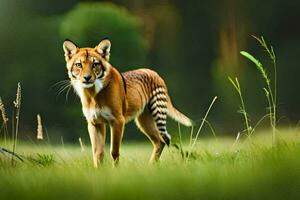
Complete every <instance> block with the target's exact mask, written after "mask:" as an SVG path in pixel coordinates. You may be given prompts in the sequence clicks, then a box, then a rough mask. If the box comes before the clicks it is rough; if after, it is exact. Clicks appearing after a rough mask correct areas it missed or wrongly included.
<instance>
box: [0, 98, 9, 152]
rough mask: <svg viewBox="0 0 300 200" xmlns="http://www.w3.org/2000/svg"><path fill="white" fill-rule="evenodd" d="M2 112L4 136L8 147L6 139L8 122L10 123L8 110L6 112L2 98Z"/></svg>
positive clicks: (0, 105)
mask: <svg viewBox="0 0 300 200" xmlns="http://www.w3.org/2000/svg"><path fill="white" fill-rule="evenodd" d="M0 111H1V116H2V120H3V127H4V128H3V129H4V130H3V134H4V145H5V146H6V139H7V137H8V128H7V122H8V118H7V115H6V110H5V106H4V103H3V101H2V99H1V98H0Z"/></svg>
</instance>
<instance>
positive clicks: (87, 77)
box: [83, 75, 92, 82]
mask: <svg viewBox="0 0 300 200" xmlns="http://www.w3.org/2000/svg"><path fill="white" fill-rule="evenodd" d="M83 78H84V80H85V81H86V82H89V80H91V78H92V76H90V75H87V76H84V77H83Z"/></svg>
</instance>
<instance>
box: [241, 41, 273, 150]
mask: <svg viewBox="0 0 300 200" xmlns="http://www.w3.org/2000/svg"><path fill="white" fill-rule="evenodd" d="M253 37H254V38H255V39H256V40H257V41H258V43H259V44H260V45H261V46H262V48H263V49H264V50H265V51H266V52H267V54H268V56H269V57H270V59H271V61H272V65H273V70H274V83H273V85H272V84H271V79H270V78H269V76H268V73H267V72H266V69H265V67H264V66H263V64H262V63H261V62H260V61H259V60H258V59H256V58H255V57H254V56H252V55H251V54H250V53H248V52H245V51H241V52H240V53H241V55H243V56H244V57H246V58H247V59H248V60H250V61H252V62H253V63H254V64H255V66H256V68H257V70H258V71H259V72H260V73H261V75H262V77H263V79H264V80H265V84H266V87H264V88H263V90H264V92H265V96H266V98H267V101H268V104H269V117H270V118H269V119H270V125H271V127H272V133H273V134H272V138H273V139H272V140H273V144H275V142H276V122H277V121H276V116H277V113H276V112H277V110H276V106H277V64H276V55H275V52H274V49H273V47H272V46H271V45H268V44H267V43H266V41H265V39H264V38H263V37H262V36H261V37H260V38H258V37H256V36H253Z"/></svg>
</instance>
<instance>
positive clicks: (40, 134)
mask: <svg viewBox="0 0 300 200" xmlns="http://www.w3.org/2000/svg"><path fill="white" fill-rule="evenodd" d="M37 123H38V126H37V137H36V138H37V139H38V140H43V139H44V137H43V125H42V118H41V115H40V114H37Z"/></svg>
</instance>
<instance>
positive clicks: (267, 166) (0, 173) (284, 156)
mask: <svg viewBox="0 0 300 200" xmlns="http://www.w3.org/2000/svg"><path fill="white" fill-rule="evenodd" d="M278 138H280V139H279V140H278V143H277V144H276V145H274V146H272V133H270V134H267V133H258V132H256V134H255V135H253V137H251V139H248V140H246V141H244V142H243V140H240V141H238V143H237V144H235V145H234V146H233V143H234V140H235V139H234V138H220V137H219V138H217V139H215V138H214V139H202V138H200V140H199V141H198V142H197V143H196V146H195V148H194V150H193V152H192V154H191V156H190V159H189V161H188V162H186V161H185V160H182V157H181V153H180V152H179V151H178V150H177V149H175V148H172V147H171V148H169V149H168V148H166V149H165V151H164V152H163V155H162V158H161V161H160V162H159V163H157V164H148V158H149V156H150V153H151V150H152V149H151V145H150V143H145V144H144V143H126V141H125V143H124V144H123V145H122V149H121V153H122V155H121V160H120V165H119V166H118V167H116V168H113V167H112V162H111V161H110V159H109V155H108V153H107V155H106V160H105V163H104V165H103V166H102V167H100V168H99V169H94V168H93V166H92V159H91V153H90V148H86V151H85V152H82V151H81V149H80V147H79V145H78V146H68V145H65V146H64V147H62V146H50V145H41V144H40V145H37V144H29V143H27V144H26V143H22V142H21V143H19V144H18V153H21V154H23V155H26V156H31V157H32V158H34V159H37V160H39V161H42V162H46V165H40V164H36V163H32V162H29V161H25V162H24V163H22V162H17V163H16V165H15V166H11V162H10V159H8V161H7V159H6V158H5V157H4V156H3V155H1V154H0V199H122V200H124V199H149V200H150V199H151V200H153V199H205V200H209V199H298V198H299V195H300V190H299V188H300V140H299V139H300V132H299V130H297V129H294V130H282V131H280V132H279V133H278ZM183 145H184V147H185V148H186V149H187V146H188V141H186V142H183ZM0 146H3V145H2V144H0ZM107 152H108V150H107Z"/></svg>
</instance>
